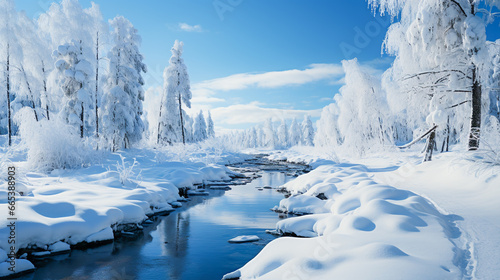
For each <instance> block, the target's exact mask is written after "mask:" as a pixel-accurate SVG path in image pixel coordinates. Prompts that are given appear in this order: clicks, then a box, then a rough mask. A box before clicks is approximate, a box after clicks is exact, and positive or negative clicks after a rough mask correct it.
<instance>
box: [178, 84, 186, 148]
mask: <svg viewBox="0 0 500 280" xmlns="http://www.w3.org/2000/svg"><path fill="white" fill-rule="evenodd" d="M181 104H182V102H181V94H180V93H179V114H180V116H181V130H182V144H186V138H185V136H184V120H183V119H182V105H181Z"/></svg>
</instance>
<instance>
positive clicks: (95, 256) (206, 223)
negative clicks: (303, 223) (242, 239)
mask: <svg viewBox="0 0 500 280" xmlns="http://www.w3.org/2000/svg"><path fill="white" fill-rule="evenodd" d="M237 167H239V168H243V169H242V170H245V168H250V169H253V170H254V171H253V172H257V174H259V175H260V176H261V177H259V178H256V179H254V180H253V181H251V182H250V183H248V184H246V185H235V186H230V187H231V188H232V189H231V190H226V191H223V190H208V192H209V193H210V195H209V196H192V197H189V200H188V201H187V202H184V203H183V206H182V207H181V208H178V209H176V211H174V212H172V213H170V214H169V215H167V216H156V217H153V218H151V220H153V223H152V224H150V225H148V226H145V228H144V231H143V233H141V234H140V235H139V236H135V237H130V238H121V239H119V240H117V241H115V242H114V243H112V244H108V245H104V246H100V247H97V248H92V249H86V250H73V251H71V253H70V254H67V255H60V256H56V257H53V258H48V259H44V260H40V261H38V262H36V263H35V266H36V267H37V270H36V271H35V272H34V273H32V274H29V275H26V276H24V277H21V278H18V279H120V280H127V279H148V280H149V279H172V280H173V279H186V280H187V279H204V280H211V279H214V280H218V279H221V278H222V276H223V275H224V274H226V273H228V272H232V271H234V270H236V269H238V268H240V267H241V266H243V265H244V264H245V263H247V262H248V261H249V260H251V259H252V258H253V257H255V256H256V255H257V254H258V253H259V252H260V250H262V248H263V247H264V246H265V245H266V244H267V243H269V242H270V241H271V240H273V239H274V238H276V237H275V236H273V235H270V234H267V233H265V230H267V229H274V228H275V225H276V222H278V221H279V220H280V219H283V218H286V217H285V216H283V215H282V214H281V215H280V214H278V213H275V212H272V211H271V210H270V208H272V207H273V206H275V205H278V204H279V201H280V200H281V199H283V194H282V193H279V192H277V191H276V190H275V189H271V188H275V187H279V186H281V185H283V184H285V183H286V182H288V181H290V180H292V179H293V175H296V173H297V172H300V171H301V170H302V169H304V167H303V166H302V167H301V166H286V165H283V164H281V165H280V164H278V165H269V163H268V162H267V163H263V162H261V161H255V162H249V163H245V164H242V165H238V166H237ZM241 235H257V236H258V237H260V240H259V241H257V242H254V243H242V244H234V243H229V242H228V240H230V239H232V238H234V237H237V236H241Z"/></svg>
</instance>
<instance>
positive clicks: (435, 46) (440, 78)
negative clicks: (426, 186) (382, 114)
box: [368, 0, 499, 150]
mask: <svg viewBox="0 0 500 280" xmlns="http://www.w3.org/2000/svg"><path fill="white" fill-rule="evenodd" d="M368 2H369V4H370V5H371V6H372V7H373V8H374V9H377V8H379V9H380V11H381V13H382V14H384V13H388V14H390V15H391V16H392V17H393V18H394V17H398V16H400V18H401V21H400V22H397V23H394V24H393V25H392V26H391V27H390V28H389V31H388V33H387V36H386V41H385V46H386V50H387V51H388V52H389V53H391V54H395V55H396V60H395V62H394V65H393V67H392V69H390V70H389V72H388V73H387V74H388V75H387V76H386V78H387V80H390V81H392V83H390V84H391V85H392V86H390V87H392V88H394V90H393V92H403V93H406V96H407V97H406V98H400V99H399V101H398V102H397V103H399V104H400V107H407V108H408V109H409V111H408V113H407V114H408V115H407V119H408V120H409V123H410V122H411V121H413V122H417V124H411V123H410V126H411V127H412V126H413V127H415V126H423V125H426V126H429V125H431V124H432V123H436V124H438V125H439V126H440V127H446V129H447V131H448V132H447V133H446V134H447V137H448V138H449V137H450V135H451V134H452V133H451V132H452V131H456V132H457V133H462V134H468V137H464V136H462V137H463V138H467V139H468V141H467V142H468V143H467V144H468V146H469V150H475V149H477V147H478V146H479V138H480V137H479V136H480V126H481V107H482V106H481V102H482V101H483V98H482V83H484V77H483V78H482V77H481V76H482V73H484V67H483V64H484V62H485V61H486V60H488V59H487V56H485V53H486V48H485V46H486V33H485V22H484V21H483V20H481V19H480V18H479V16H478V15H476V11H477V6H478V5H480V4H485V5H487V6H493V5H496V6H498V5H499V3H498V1H496V0H486V1H481V0H454V1H447V0H425V1H420V0H410V1H399V0H369V1H368ZM398 84H399V87H398V86H394V85H398ZM401 89H402V90H401ZM408 89H410V90H408ZM388 91H389V89H388ZM388 94H389V95H391V94H392V93H391V92H390V91H389V92H388ZM389 99H392V98H389ZM405 99H406V100H405ZM412 99H413V100H412ZM402 104H407V105H406V106H404V105H402ZM425 104H427V105H428V106H423V105H425ZM465 111H469V113H468V114H465ZM422 119H424V120H425V119H427V121H428V122H429V123H427V124H425V123H424V121H423V120H422ZM449 120H450V121H449ZM466 122H468V124H467V126H468V129H464V123H466ZM446 123H449V125H447V124H446ZM465 130H467V131H465ZM451 136H452V135H451ZM462 137H461V138H462Z"/></svg>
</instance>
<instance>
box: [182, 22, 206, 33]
mask: <svg viewBox="0 0 500 280" xmlns="http://www.w3.org/2000/svg"><path fill="white" fill-rule="evenodd" d="M178 26H179V29H180V30H182V31H186V32H202V31H203V28H201V25H199V24H197V25H189V24H187V23H184V22H180V23H179V25H178Z"/></svg>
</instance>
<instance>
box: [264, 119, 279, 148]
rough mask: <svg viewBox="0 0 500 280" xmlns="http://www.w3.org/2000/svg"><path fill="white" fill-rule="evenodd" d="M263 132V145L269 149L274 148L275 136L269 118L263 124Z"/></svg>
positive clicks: (271, 121)
mask: <svg viewBox="0 0 500 280" xmlns="http://www.w3.org/2000/svg"><path fill="white" fill-rule="evenodd" d="M262 132H263V145H262V146H266V147H270V148H273V149H274V148H275V147H276V134H275V132H274V128H273V120H272V119H271V118H269V119H267V120H266V122H265V123H264V128H263V129H262Z"/></svg>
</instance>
